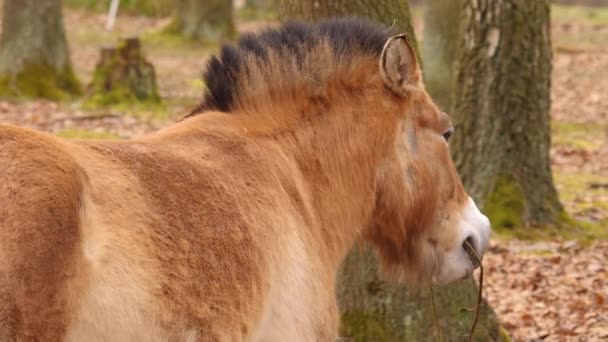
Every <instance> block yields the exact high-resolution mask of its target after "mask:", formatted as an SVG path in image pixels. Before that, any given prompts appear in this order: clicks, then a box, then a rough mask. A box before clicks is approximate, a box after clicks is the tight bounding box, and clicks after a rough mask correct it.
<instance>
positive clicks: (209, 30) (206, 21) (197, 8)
mask: <svg viewBox="0 0 608 342" xmlns="http://www.w3.org/2000/svg"><path fill="white" fill-rule="evenodd" d="M233 17H234V6H233V2H232V0H175V15H174V18H173V21H172V23H171V24H170V25H169V27H168V29H167V31H168V32H169V33H177V34H180V35H182V36H184V37H185V38H188V39H193V40H198V41H201V42H210V43H218V42H222V41H224V40H228V39H232V38H233V37H234V35H235V34H236V29H235V26H234V18H233Z"/></svg>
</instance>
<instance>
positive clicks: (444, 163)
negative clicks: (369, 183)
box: [366, 35, 490, 283]
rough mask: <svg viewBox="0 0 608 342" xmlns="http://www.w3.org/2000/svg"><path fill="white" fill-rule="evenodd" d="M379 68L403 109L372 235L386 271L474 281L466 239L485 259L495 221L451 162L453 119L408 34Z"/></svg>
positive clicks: (383, 170) (393, 41) (389, 47)
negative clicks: (437, 98) (433, 91)
mask: <svg viewBox="0 0 608 342" xmlns="http://www.w3.org/2000/svg"><path fill="white" fill-rule="evenodd" d="M379 68H380V73H381V75H382V81H383V82H384V85H385V88H386V91H385V95H386V97H388V98H390V101H391V103H392V105H391V106H389V107H390V108H400V110H399V111H400V112H399V113H396V114H397V115H398V116H399V119H398V122H399V124H398V125H397V127H396V130H397V132H396V134H395V137H396V139H395V141H394V145H393V146H392V148H391V151H390V152H389V154H388V158H386V159H385V160H384V161H383V162H382V164H381V166H380V170H379V175H378V177H377V185H376V186H377V187H376V188H377V197H376V209H375V213H374V217H373V223H372V225H371V226H370V228H369V229H368V230H367V232H366V238H367V239H369V240H370V241H372V242H373V244H374V245H376V247H378V248H377V249H378V251H379V253H380V255H381V258H382V260H383V262H384V264H385V265H386V266H390V268H391V269H395V266H396V267H397V268H396V269H397V270H400V271H404V274H405V275H406V277H409V278H414V279H416V280H418V281H425V280H432V281H433V282H436V283H447V282H451V281H454V280H457V279H461V278H463V277H467V276H469V275H470V274H471V273H472V271H473V270H474V269H475V268H476V267H477V266H478V265H477V262H476V260H475V258H474V257H472V256H471V255H470V254H469V253H467V251H466V250H465V242H468V243H470V244H471V245H472V246H473V247H474V248H475V250H476V251H477V253H478V255H480V256H481V254H482V253H483V252H484V250H485V249H486V248H487V246H488V242H489V239H490V223H489V220H488V219H487V217H486V216H484V215H483V214H482V213H481V212H480V211H479V210H478V209H477V206H476V205H475V203H474V202H473V200H472V199H471V198H470V197H469V195H468V194H467V193H466V192H465V190H464V188H463V185H462V183H461V181H460V178H459V176H458V173H457V171H456V169H455V167H454V163H453V161H452V159H451V157H450V151H449V146H448V143H449V138H450V136H451V135H452V134H453V128H452V125H451V123H450V120H449V118H448V116H447V115H446V114H445V113H442V112H440V111H439V110H438V109H437V107H436V106H435V105H434V104H433V102H432V101H431V99H430V97H429V96H428V94H427V93H426V91H425V90H424V86H423V85H422V83H421V76H420V70H419V67H418V64H417V62H416V57H415V54H414V53H413V50H412V48H411V47H410V46H409V44H408V43H407V41H406V39H405V36H403V35H398V36H394V37H392V38H390V39H388V41H387V42H386V44H385V45H384V49H383V51H382V54H381V57H380V60H379ZM387 108H388V107H387ZM400 273H401V272H400ZM402 274H403V273H402Z"/></svg>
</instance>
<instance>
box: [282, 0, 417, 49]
mask: <svg viewBox="0 0 608 342" xmlns="http://www.w3.org/2000/svg"><path fill="white" fill-rule="evenodd" d="M276 4H277V10H278V14H279V19H281V20H282V21H285V20H288V19H289V20H293V19H300V20H306V21H314V20H319V19H321V18H328V17H332V16H359V17H365V18H369V19H372V20H375V21H377V22H380V23H382V24H385V25H388V26H393V25H394V27H395V31H396V32H402V33H405V34H406V35H407V39H408V41H409V43H410V44H411V45H412V46H413V47H414V48H415V50H416V55H417V56H418V57H419V53H418V48H417V44H416V38H415V35H414V29H413V27H412V20H411V14H410V7H409V5H408V3H407V1H396V0H308V1H302V0H277V1H276ZM418 59H420V58H418Z"/></svg>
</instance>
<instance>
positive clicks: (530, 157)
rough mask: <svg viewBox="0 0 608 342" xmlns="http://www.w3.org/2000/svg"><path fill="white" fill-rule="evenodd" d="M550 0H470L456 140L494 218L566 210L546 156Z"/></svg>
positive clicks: (552, 219)
mask: <svg viewBox="0 0 608 342" xmlns="http://www.w3.org/2000/svg"><path fill="white" fill-rule="evenodd" d="M550 38H551V37H550V30H549V1H548V0H535V1H528V0H501V1H494V0H465V7H464V36H463V40H462V43H461V49H462V50H461V59H460V61H459V70H458V78H457V79H458V87H457V88H456V93H455V99H457V103H456V104H455V112H454V114H455V115H454V121H455V126H456V134H455V136H454V139H453V142H451V146H452V148H453V150H454V151H455V161H456V166H457V168H458V170H459V172H460V175H461V177H462V179H463V182H464V184H465V187H466V188H467V190H468V191H469V192H470V193H471V195H472V196H473V198H474V199H475V200H476V202H477V203H478V205H480V206H482V207H484V211H485V212H486V213H487V214H488V215H489V216H490V220H491V221H492V223H493V225H494V226H506V227H510V226H518V225H522V224H523V225H545V224H554V223H557V222H558V221H559V219H560V218H562V217H563V209H562V207H561V205H560V203H559V200H558V197H557V192H556V190H555V187H554V185H553V179H552V175H551V166H550V161H549V147H550V127H549V125H550V118H549V108H550V86H551V57H552V56H551V41H550Z"/></svg>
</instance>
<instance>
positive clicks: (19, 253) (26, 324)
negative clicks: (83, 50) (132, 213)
mask: <svg viewBox="0 0 608 342" xmlns="http://www.w3.org/2000/svg"><path fill="white" fill-rule="evenodd" d="M82 177H83V173H82V172H81V170H80V169H79V167H78V165H77V164H76V163H75V162H74V160H73V159H72V157H71V156H70V155H69V154H68V153H67V152H66V151H65V150H64V149H63V148H62V145H61V143H60V142H59V141H58V140H57V139H56V138H54V137H52V136H50V135H47V134H44V133H40V132H36V131H33V130H29V129H25V128H18V127H14V126H0V340H2V341H5V340H8V341H10V340H14V339H15V340H29V339H34V340H35V339H36V337H39V336H45V340H47V341H53V340H59V339H61V337H62V336H63V335H64V333H65V330H66V328H67V324H68V315H69V307H68V306H69V305H70V304H69V303H68V297H67V296H66V294H65V290H66V284H67V283H68V282H69V280H70V278H71V277H72V276H73V275H74V273H75V270H76V267H77V265H76V263H77V262H78V258H77V257H76V255H77V245H78V241H79V239H80V234H79V208H80V199H81V193H82Z"/></svg>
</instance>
